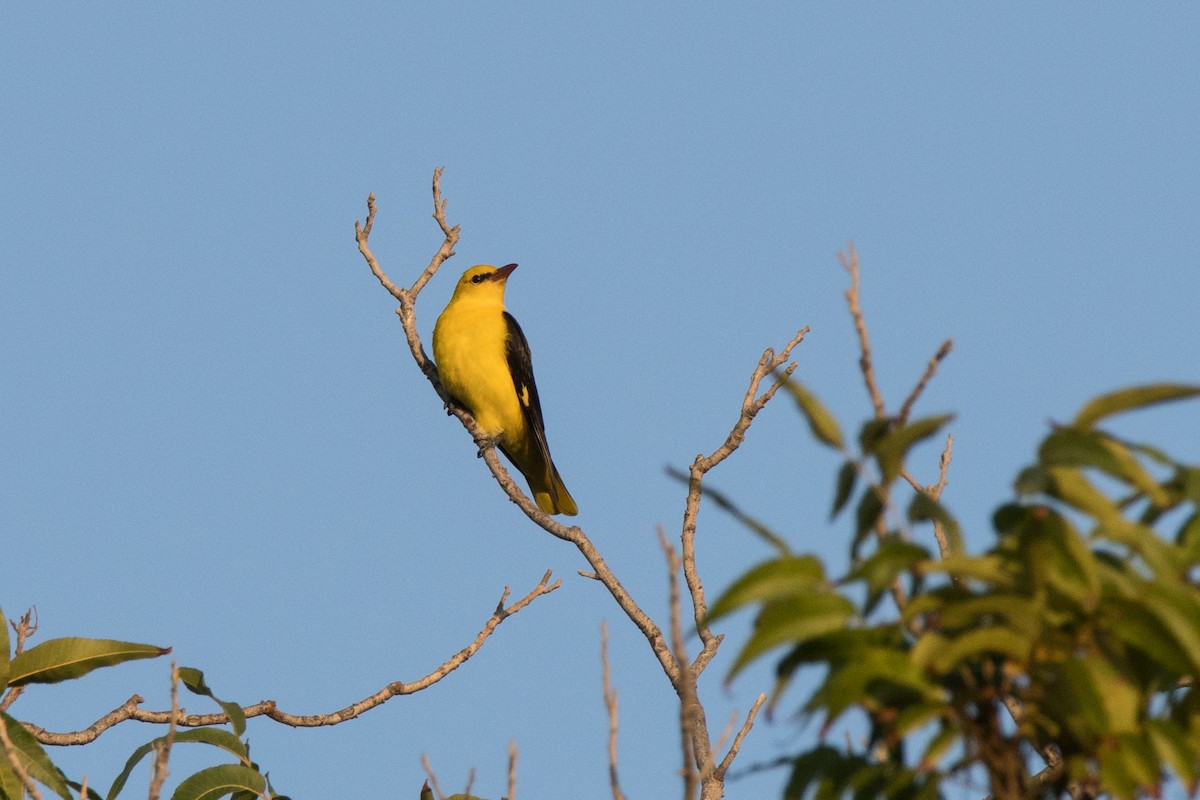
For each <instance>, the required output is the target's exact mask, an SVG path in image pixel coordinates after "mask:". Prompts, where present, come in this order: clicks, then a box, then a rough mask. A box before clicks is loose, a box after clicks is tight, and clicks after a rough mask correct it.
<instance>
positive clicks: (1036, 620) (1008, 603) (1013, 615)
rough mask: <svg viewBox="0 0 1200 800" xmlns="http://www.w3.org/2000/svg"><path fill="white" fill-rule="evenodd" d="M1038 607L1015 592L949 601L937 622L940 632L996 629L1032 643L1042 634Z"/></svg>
mask: <svg viewBox="0 0 1200 800" xmlns="http://www.w3.org/2000/svg"><path fill="white" fill-rule="evenodd" d="M1040 606H1041V604H1040V603H1039V602H1038V601H1037V600H1035V599H1034V598H1032V597H1028V596H1026V595H1024V594H1018V593H1016V592H994V593H989V594H981V595H975V596H973V597H964V598H961V599H956V600H952V601H948V602H946V603H944V604H943V605H942V606H941V609H940V611H939V614H938V621H939V623H940V625H941V628H942V630H945V631H965V630H973V629H976V628H985V629H987V630H991V628H992V627H993V626H995V625H1004V626H1005V627H1006V628H1009V629H1011V630H1014V631H1017V632H1018V633H1020V634H1022V635H1024V636H1026V637H1028V638H1030V639H1033V638H1035V637H1036V636H1038V635H1039V634H1040V633H1041V629H1042V609H1041V607H1040Z"/></svg>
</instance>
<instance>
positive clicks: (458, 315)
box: [433, 298, 525, 440]
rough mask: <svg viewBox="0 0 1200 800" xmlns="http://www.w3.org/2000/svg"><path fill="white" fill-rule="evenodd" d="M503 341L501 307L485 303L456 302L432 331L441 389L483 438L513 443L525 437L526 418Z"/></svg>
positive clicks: (505, 330) (505, 335)
mask: <svg viewBox="0 0 1200 800" xmlns="http://www.w3.org/2000/svg"><path fill="white" fill-rule="evenodd" d="M507 341H508V325H507V324H506V322H505V320H504V305H503V303H494V302H490V301H489V299H488V298H481V299H480V301H479V302H474V301H472V300H471V299H470V298H456V300H455V301H454V302H452V303H450V305H448V306H447V307H446V310H445V311H443V312H442V315H441V316H440V317H438V321H437V324H436V325H435V326H434V329H433V358H434V361H436V362H437V368H438V373H439V374H440V375H441V379H442V385H443V386H445V387H446V390H447V391H449V392H450V394H452V395H453V396H454V398H455V399H456V400H458V401H459V402H460V403H461V404H462V405H464V406H466V407H467V409H468V410H470V412H471V415H472V416H473V417H475V422H476V423H477V424H478V425H479V427H480V429H481V430H482V431H483V432H484V433H486V434H487V435H489V436H497V435H500V434H503V439H505V440H513V439H518V438H520V437H523V436H524V434H525V417H524V415H523V414H522V412H521V406H520V403H519V401H518V399H517V392H516V388H515V387H514V386H513V379H512V373H511V372H510V371H509V367H508V356H507V352H506V347H507Z"/></svg>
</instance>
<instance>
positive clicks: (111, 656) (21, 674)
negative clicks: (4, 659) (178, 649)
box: [8, 638, 171, 686]
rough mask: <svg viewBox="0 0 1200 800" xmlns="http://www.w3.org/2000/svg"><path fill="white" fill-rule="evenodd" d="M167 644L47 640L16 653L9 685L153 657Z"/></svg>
mask: <svg viewBox="0 0 1200 800" xmlns="http://www.w3.org/2000/svg"><path fill="white" fill-rule="evenodd" d="M169 652H171V648H169V647H155V646H154V645H152V644H137V643H135V642H118V641H115V640H112V639H79V638H65V639H51V640H49V641H47V642H42V643H41V644H39V645H38V646H37V647H31V648H30V649H28V650H26V651H25V652H23V653H19V654H18V655H17V656H16V657H15V658H13V660H12V664H11V666H10V668H9V670H10V672H9V679H8V680H9V684H10V685H12V686H22V685H24V684H27V683H58V682H59V681H66V680H71V679H73V678H78V677H81V676H83V675H86V674H88V673H89V672H91V671H92V670H94V669H99V668H100V667H111V666H115V665H116V664H123V663H125V662H126V661H135V660H137V659H140V658H157V657H158V656H161V655H166V654H167V653H169Z"/></svg>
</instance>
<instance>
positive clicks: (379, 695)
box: [24, 570, 562, 745]
mask: <svg viewBox="0 0 1200 800" xmlns="http://www.w3.org/2000/svg"><path fill="white" fill-rule="evenodd" d="M561 585H562V580H561V579H559V580H556V581H555V582H554V583H550V571H549V570H547V571H546V574H545V575H543V576H542V579H541V581H540V582H539V583H538V585H537V586H535V587H533V589H532V590H530V592H529V593H528V594H527V595H525V596H524V597H522V598H521V599H520V600H518V601H517V602H515V603H513V604H512V605H511V606H508V607H505V605H504V603H505V601H506V600H507V599H508V595H509V588H508V587H507V586H505V587H504V592H503V594H501V596H500V603H499V605H497V607H496V610H495V611H494V612H492V616H491V617H490V618H489V619H488V621H487V623H485V624H484V626H483V629H482V630H480V631H479V633H478V634H477V635H476V636H475V639H474V641H472V642H471V643H470V644H469V645H467V646H466V647H464V648H463V649H462V650H460V651H459V652H457V653H455V654H454V655H453V656H451V657H450V658H449V659H447V660H446V661H445V662H443V663H442V665H441V666H439V667H438V668H437V669H435V670H434V671H433V672H431V673H429V674H428V675H426V676H425V677H423V678H421V679H419V680H416V681H413V682H411V683H404V682H402V681H395V682H393V683H389V684H388V685H387V686H385V687H383V688H382V689H380V690H379V691H378V692H376V693H375V694H373V695H371V696H369V697H366V698H364V699H362V700H360V701H358V702H357V703H353V704H351V705H349V706H347V707H345V708H343V709H341V710H340V711H333V712H330V713H328V714H309V715H297V714H290V713H288V712H286V711H283V710H281V709H279V708H278V707H276V705H275V701H274V700H263V701H262V702H259V703H255V704H254V705H250V706H246V707H245V708H244V709H243V711H244V713H245V715H246V716H247V717H268V718H270V719H273V720H275V721H276V722H280V723H283V724H284V725H291V726H292V727H295V728H315V727H322V726H326V725H337V724H339V723H342V722H345V721H346V720H349V719H354V718H355V717H357V716H360V715H361V714H363V713H365V712H367V711H370V710H371V709H373V708H375V707H376V706H380V705H383V704H384V703H386V702H387V701H388V700H390V699H392V698H393V697H397V696H400V695H408V694H415V693H416V692H419V691H421V690H422V689H427V688H429V687H430V686H432V685H433V684H435V683H437V682H438V681H440V680H441V679H442V678H444V677H446V676H447V675H449V674H450V673H451V672H453V671H454V670H456V669H458V668H459V667H460V666H462V665H463V664H464V663H465V662H466V661H467V659H469V658H470V657H471V656H473V655H475V653H477V652H478V651H479V648H481V647H483V643H484V642H485V641H487V639H488V637H490V636H491V635H492V633H493V632H494V631H495V630H496V628H497V627H498V626H499V625H500V623H501V622H503V621H504V620H506V619H508V618H509V617H511V616H512V615H513V614H516V613H517V612H518V611H520V610H521V609H523V608H525V607H526V606H527V605H529V604H530V603H532V602H533V601H534V600H536V599H537V598H539V597H541V596H542V595H544V594H549V593H550V592H552V591H554V590H555V589H557V588H558V587H559V586H561ZM143 702H145V700H144V699H143V698H142V697H140V696H138V695H134V696H133V697H131V698H129V699H128V700H126V701H125V702H124V703H123V704H122V705H120V706H118V707H117V708H115V709H113V710H112V711H110V712H109V713H107V714H105V715H104V716H103V717H101V718H100V719H98V720H96V721H95V722H94V723H92V724H91V725H90V726H89V727H87V728H84V729H83V730H80V731H74V732H71V733H55V732H52V731H48V730H46V729H44V728H39V727H38V726H36V725H32V724H30V723H28V722H26V723H24V724H25V727H26V728H28V729H29V731H30V732H31V733H33V735H34V736H35V737H37V740H38V741H39V742H41V743H42V744H49V745H77V744H87V743H88V742H92V741H95V739H96V738H97V737H98V736H100V734H102V733H104V732H105V731H106V730H108V729H109V728H111V727H113V726H114V725H118V724H120V723H122V722H124V721H125V720H136V721H138V722H150V723H156V724H159V725H163V724H168V723H170V722H171V721H172V720H174V721H175V723H176V724H177V725H180V726H182V727H185V728H198V727H203V726H207V725H223V724H225V723H227V722H229V716H228V715H227V714H225V713H223V712H222V713H215V714H186V715H181V716H177V715H175V714H173V713H172V712H171V711H144V710H142V709H141V708H140V707H139V706H140V705H141V704H142V703H143Z"/></svg>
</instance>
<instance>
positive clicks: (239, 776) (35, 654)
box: [0, 611, 287, 800]
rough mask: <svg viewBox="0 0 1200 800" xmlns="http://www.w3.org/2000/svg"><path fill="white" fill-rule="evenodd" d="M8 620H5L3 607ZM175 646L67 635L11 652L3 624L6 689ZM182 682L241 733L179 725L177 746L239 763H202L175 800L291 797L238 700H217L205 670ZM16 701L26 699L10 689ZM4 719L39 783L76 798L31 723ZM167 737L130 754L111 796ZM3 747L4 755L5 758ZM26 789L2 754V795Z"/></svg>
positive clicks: (1, 682) (1, 674)
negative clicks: (270, 771) (273, 778)
mask: <svg viewBox="0 0 1200 800" xmlns="http://www.w3.org/2000/svg"><path fill="white" fill-rule="evenodd" d="M0 621H4V617H3V612H2V611H0ZM169 652H171V651H170V648H162V647H156V646H154V645H147V644H136V643H131V642H120V641H114V640H109V639H83V638H74V637H72V638H63V639H51V640H49V641H46V642H43V643H41V644H39V645H38V646H36V647H31V648H30V649H28V650H25V651H23V652H21V653H17V654H15V655H12V654H11V642H10V641H9V636H8V629H7V625H4V624H0V693H2V692H4V691H5V690H6V689H8V690H10V691H11V690H17V691H19V688H20V687H23V686H25V685H27V684H31V683H44V684H53V683H60V682H63V681H68V680H75V679H78V678H81V677H83V676H84V675H86V674H87V673H89V672H91V671H92V670H95V669H100V668H103V667H112V666H116V665H118V664H122V663H125V662H127V661H134V660H137V659H143V658H155V657H157V656H160V655H165V654H167V653H169ZM178 674H179V676H180V682H181V683H183V685H184V686H185V687H186V688H187V689H188V690H189V691H192V692H193V693H195V694H198V695H201V696H206V697H210V698H212V699H213V701H215V702H216V703H217V704H219V705H220V706H221V708H222V709H223V710H225V712H226V713H227V714H229V716H230V719H231V721H232V727H233V729H234V730H233V732H232V733H231V732H229V731H225V730H219V729H215V728H198V729H195V730H178V731H175V732H174V734H173V742H174V744H176V745H177V744H187V743H199V744H205V745H209V746H212V747H215V748H218V749H219V750H221V751H223V752H225V753H226V754H228V755H232V756H233V757H234V758H235V759H236V762H237V763H234V764H221V765H217V766H213V767H208V768H206V769H202V770H200V771H199V772H197V773H196V774H194V775H191V776H188V777H186V778H185V779H184V780H183V781H181V782H180V784H179V786H178V787H177V788H176V790H175V793H174V794H173V795H172V798H173V800H201V799H203V800H215V798H219V797H224V796H227V795H231V796H233V798H234V800H250V798H257V797H272V798H275V800H287V799H286V798H283V797H282V796H280V795H277V794H275V792H274V790H273V789H272V788H271V786H270V782H269V781H268V780H267V777H266V775H265V773H262V772H261V771H260V770H259V768H258V765H257V764H255V763H254V762H253V761H251V760H250V750H249V746H248V745H247V744H246V743H245V742H244V741H242V739H241V738H239V737H240V736H241V735H242V734H243V733H244V732H245V729H246V719H245V714H244V713H243V712H242V709H241V707H240V706H238V705H237V704H236V703H229V702H225V701H222V700H219V699H217V698H216V697H215V696H214V695H213V693H212V690H210V689H209V688H208V686H207V685H206V684H205V682H204V674H203V673H201V672H200V671H199V670H197V669H192V668H190V667H181V668H179V669H178ZM10 697H11V699H13V700H15V699H18V698H17V697H16V696H15V695H10ZM0 724H3V725H4V726H5V731H6V732H7V734H8V738H9V740H10V741H11V742H12V747H13V752H14V753H15V755H16V758H17V760H18V762H19V763H20V765H21V769H22V770H23V771H24V772H25V773H26V774H27V775H28V776H29V777H30V778H32V779H33V780H34V781H36V782H37V783H40V784H42V785H43V786H45V787H46V788H47V789H49V790H50V791H51V792H53V793H54V794H55V795H57V796H59V797H61V798H63V799H64V800H72V798H74V797H76V795H74V794H72V793H71V789H72V788H73V789H75V791H76V792H78V791H79V790H80V785H79V784H78V783H76V782H74V781H70V780H68V779H67V778H66V776H65V775H64V774H63V773H62V771H61V770H60V769H59V768H58V767H57V766H55V765H54V763H53V761H52V760H51V759H50V757H49V755H47V753H46V751H45V749H44V748H43V747H42V745H41V743H40V742H38V740H37V738H35V737H34V735H33V734H32V733H31V732H30V731H29V729H28V728H26V727H25V725H24V724H23V723H22V722H20V721H18V720H17V719H15V718H13V717H12V716H10V715H9V714H8V713H4V712H0ZM167 740H168V737H167V736H166V735H164V736H159V737H157V738H155V739H153V740H151V741H149V742H147V743H146V744H144V745H142V746H141V747H139V748H137V749H136V750H135V751H134V752H133V754H132V755H131V756H130V757H129V760H128V761H127V762H126V764H125V768H124V769H123V770H122V771H121V774H120V775H118V776H117V779H116V780H115V781H114V782H113V785H112V787H111V788H110V789H109V791H108V794H107V795H105V800H112V798H115V797H117V795H118V794H119V793H120V792H121V790H122V789H123V788H124V787H125V785H126V783H127V782H128V780H129V777H130V774H131V773H132V772H133V769H134V768H135V767H136V766H137V765H138V764H139V762H141V761H142V760H143V759H144V758H145V757H146V756H147V755H149V754H151V753H153V752H155V751H156V750H157V749H158V748H160V747H162V746H164V745H165V744H166V743H167ZM5 755H6V754H4V753H3V752H2V751H0V756H5ZM24 796H25V787H24V786H23V785H22V783H21V780H20V777H19V776H18V775H17V773H16V772H15V771H14V770H13V767H12V765H11V763H10V761H9V759H8V758H7V757H3V758H0V800H21V798H22V797H24ZM88 796H89V798H95V800H100V795H98V794H97V793H95V792H94V791H92V790H89V791H88Z"/></svg>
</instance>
